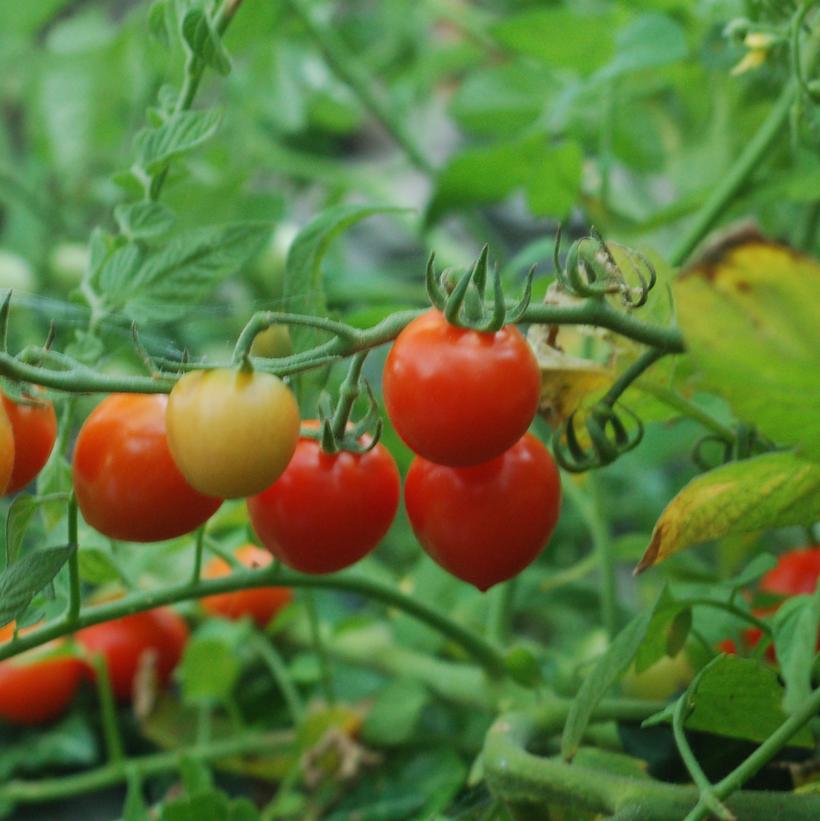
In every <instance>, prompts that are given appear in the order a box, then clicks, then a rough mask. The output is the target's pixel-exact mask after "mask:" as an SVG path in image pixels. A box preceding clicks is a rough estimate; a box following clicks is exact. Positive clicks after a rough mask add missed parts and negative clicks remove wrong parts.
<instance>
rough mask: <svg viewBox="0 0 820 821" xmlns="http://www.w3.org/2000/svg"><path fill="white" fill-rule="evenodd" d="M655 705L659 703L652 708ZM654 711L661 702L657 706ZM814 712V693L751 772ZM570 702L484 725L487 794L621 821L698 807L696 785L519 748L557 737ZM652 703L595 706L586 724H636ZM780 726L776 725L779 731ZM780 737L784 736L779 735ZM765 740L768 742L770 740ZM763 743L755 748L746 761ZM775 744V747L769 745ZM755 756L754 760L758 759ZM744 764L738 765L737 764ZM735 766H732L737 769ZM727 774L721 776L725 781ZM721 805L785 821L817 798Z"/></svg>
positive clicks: (676, 820)
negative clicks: (624, 772)
mask: <svg viewBox="0 0 820 821" xmlns="http://www.w3.org/2000/svg"><path fill="white" fill-rule="evenodd" d="M655 706H656V707H658V706H659V705H655ZM661 706H662V705H661ZM812 706H813V708H814V710H815V712H816V711H817V709H818V707H820V697H818V695H817V694H814V696H813V698H812V699H811V700H810V701H809V702H807V704H806V707H805V708H804V709H803V710H802V711H801V715H800V716H799V717H798V716H795V717H793V718H792V719H789V720H788V721H787V722H786V724H789V725H790V726H789V728H788V730H783V728H782V727H781V729H780V730H778V731H777V732H776V733H775V734H774V735H773V736H772V737H771V739H773V738H775V737H776V736H778V734H781V735H780V737H779V738H778V741H779V746H776V749H773V750H769V751H768V752H769V755H768V757H765V758H762V757H758V759H757V760H756V762H755V763H756V764H757V769H759V767H760V766H762V764H763V763H765V762H766V761H768V760H769V758H771V756H772V755H774V754H775V753H776V752H777V750H779V749H780V748H781V747H782V746H783V745H784V744H785V743H786V741H788V738H789V737H791V735H793V734H794V733H795V732H796V731H797V730H798V729H799V728H800V726H802V724H804V723H805V721H806V720H807V713H808V710H809V708H810V707H812ZM569 709H570V702H569V701H563V700H552V701H549V702H547V703H546V704H545V705H543V706H541V707H539V708H538V709H537V710H534V711H531V712H521V713H511V714H507V715H504V716H501V717H500V718H499V719H498V720H497V721H496V722H495V724H493V726H492V727H491V728H490V731H489V732H488V734H487V738H486V741H485V745H484V752H483V762H484V773H485V776H486V779H487V784H488V786H489V787H490V791H491V792H492V793H493V795H495V796H496V797H497V798H499V799H500V800H502V801H504V802H505V803H515V804H520V805H523V806H529V807H532V808H533V810H534V811H535V810H539V811H543V807H544V806H545V805H546V804H548V803H550V802H554V803H556V804H559V805H561V806H571V807H573V808H574V811H575V812H576V813H578V814H579V815H580V814H583V815H587V814H601V815H605V816H607V817H610V816H616V817H618V818H624V819H626V818H629V819H630V821H680V819H682V818H684V817H685V816H687V813H689V812H690V811H692V808H693V807H695V806H698V802H699V797H700V796H699V792H698V789H697V787H692V786H680V785H677V784H665V783H661V782H657V781H653V780H651V779H650V778H648V777H645V776H643V777H630V776H626V775H619V774H615V773H613V772H609V771H605V770H602V769H598V768H592V767H589V766H585V765H583V764H581V763H580V762H576V763H574V764H567V763H565V762H564V761H563V760H561V759H560V758H558V757H556V758H547V757H544V756H538V755H534V754H533V753H530V752H528V751H527V748H528V746H529V745H531V743H532V742H533V741H535V740H536V738H538V739H543V738H545V737H549V736H551V735H554V734H556V733H558V732H560V730H561V727H562V725H563V723H564V721H565V720H566V717H567V715H568V713H569ZM652 709H653V708H652V706H651V705H650V704H649V703H647V702H634V701H630V700H620V699H616V700H611V701H602V702H601V703H600V704H599V705H598V707H597V708H596V710H595V712H594V714H593V720H594V721H596V722H601V721H641V720H643V719H645V718H648V716H649V714H650V711H651V710H652ZM785 726H786V725H785V724H784V725H783V727H785ZM787 733H788V734H787ZM782 736H786V737H785V738H783V737H782ZM771 739H770V741H771ZM768 743H769V742H766V744H764V745H762V746H761V747H760V748H758V750H757V752H756V753H754V754H753V755H752V756H750V758H749V759H747V762H748V761H749V760H750V759H751V758H753V757H754V756H755V755H757V753H759V752H760V750H762V749H763V748H764V747H766V745H767V744H768ZM772 746H775V745H772ZM761 758H762V760H761ZM747 762H744V765H741V767H744V766H745V765H746V764H747ZM740 769H741V768H740V767H739V768H738V770H740ZM756 771H757V770H756V769H752V768H751V766H749V768H748V770H746V771H745V772H744V773H743V774H741V776H735V773H737V772H738V771H737V770H736V771H735V773H733V774H732V776H735V778H736V781H734V782H733V785H734V786H735V788H737V786H739V785H740V784H741V783H742V781H743V779H744V778H746V779H747V778H748V777H749V776H750V775H751V774H752V773H753V772H756ZM732 776H728V777H727V779H724V781H727V780H728V778H731V777H732ZM723 783H724V782H723V781H722V782H720V784H718V785H716V786H715V794H716V795H717V796H718V797H719V798H726V797H727V796H728V794H729V793H730V792H731V791H732V790H731V789H727V788H723V789H721V787H722V785H723ZM726 806H727V807H728V808H729V809H730V810H731V811H732V812H733V813H734V814H735V815H736V816H737V817H738V818H742V819H743V821H771V820H772V819H773V818H788V819H789V821H814V819H816V818H820V795H795V794H792V793H784V792H776V793H775V792H771V793H770V792H762V791H749V792H739V793H737V794H735V795H733V796H731V798H728V799H727V800H726ZM708 813H709V810H708V809H706V808H704V809H703V812H702V814H699V815H697V816H695V815H690V816H688V817H686V821H701V819H704V818H706V817H707V815H708Z"/></svg>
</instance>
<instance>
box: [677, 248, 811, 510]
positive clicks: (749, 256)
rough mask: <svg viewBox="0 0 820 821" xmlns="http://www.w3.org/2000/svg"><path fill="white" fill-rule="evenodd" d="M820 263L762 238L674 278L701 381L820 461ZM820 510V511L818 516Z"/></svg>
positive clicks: (742, 414)
mask: <svg viewBox="0 0 820 821" xmlns="http://www.w3.org/2000/svg"><path fill="white" fill-rule="evenodd" d="M818 289H820V263H818V262H817V261H815V260H813V259H810V258H808V257H805V256H802V255H801V254H798V253H797V252H795V251H792V250H791V249H789V248H786V247H783V246H778V245H773V244H771V243H767V242H765V241H764V240H762V239H759V240H750V241H747V242H743V243H740V244H734V245H731V246H729V247H728V248H724V249H721V250H719V251H718V252H716V253H715V254H712V255H710V257H709V258H708V260H707V261H705V262H702V263H701V264H699V265H697V266H696V267H694V268H692V269H690V270H689V271H688V272H686V273H685V274H684V275H682V276H681V277H679V278H678V280H677V281H676V282H675V283H674V284H673V290H674V294H675V303H676V306H677V312H678V320H679V322H680V326H681V329H682V330H683V333H684V336H685V338H686V345H687V348H688V350H689V351H690V354H691V356H692V357H693V359H694V360H695V362H696V363H697V365H698V366H699V368H700V370H701V372H702V375H703V383H704V384H703V387H704V388H705V389H707V390H710V391H713V392H714V393H717V394H718V395H720V396H723V397H724V398H725V399H726V400H727V401H728V402H729V403H730V405H731V406H732V409H733V410H734V412H735V413H736V414H737V416H738V417H739V418H741V419H746V420H748V421H749V422H753V423H754V424H755V425H756V426H757V427H758V428H759V429H760V430H761V431H762V432H763V433H764V434H766V435H767V436H768V437H769V438H770V439H772V440H773V441H775V442H777V443H779V444H793V445H796V446H797V448H798V452H799V453H800V454H802V455H804V456H806V457H807V458H810V459H814V460H816V461H820V332H819V331H818V328H820V301H818V299H817V293H818ZM815 518H817V517H815Z"/></svg>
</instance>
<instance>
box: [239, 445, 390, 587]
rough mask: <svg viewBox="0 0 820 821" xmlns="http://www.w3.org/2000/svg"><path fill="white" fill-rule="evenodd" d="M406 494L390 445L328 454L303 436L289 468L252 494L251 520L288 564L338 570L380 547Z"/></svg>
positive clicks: (267, 544) (305, 570)
mask: <svg viewBox="0 0 820 821" xmlns="http://www.w3.org/2000/svg"><path fill="white" fill-rule="evenodd" d="M400 495H401V480H400V478H399V471H398V468H397V467H396V463H395V461H394V459H393V457H392V456H391V454H390V452H389V451H388V450H387V448H385V447H384V446H383V445H382V444H377V445H376V446H375V447H374V448H373V449H372V450H370V451H368V452H367V453H360V454H359V453H350V452H349V451H341V452H339V453H333V454H330V453H325V452H324V451H322V449H321V448H320V446H319V443H318V442H316V441H315V440H313V439H308V438H302V439H300V441H299V444H298V445H297V447H296V452H295V453H294V455H293V458H292V459H291V461H290V464H289V465H288V467H287V469H286V470H285V472H284V473H283V474H282V475H281V476H280V477H279V479H277V481H275V482H274V483H273V484H272V485H271V486H270V487H269V488H267V489H266V490H264V491H262V493H259V494H257V495H256V496H253V497H251V498H250V499H248V513H249V514H250V518H251V524H253V529H254V530H255V531H256V535H257V536H259V539H260V540H261V542H262V544H263V545H265V547H266V548H267V549H268V550H270V552H271V553H273V555H274V556H275V557H276V558H277V559H279V560H280V561H281V562H282V563H283V564H285V565H287V566H288V567H292V568H293V569H294V570H300V571H302V572H303V573H333V572H335V571H337V570H341V569H342V568H344V567H348V566H349V565H351V564H353V563H355V562H357V561H358V560H359V559H361V558H363V557H364V556H366V555H367V554H368V553H370V551H372V550H373V549H374V548H375V547H376V545H378V543H379V542H380V541H381V540H382V538H383V537H384V535H385V533H387V531H388V529H389V528H390V525H391V524H392V522H393V519H394V518H395V516H396V510H397V509H398V505H399V497H400Z"/></svg>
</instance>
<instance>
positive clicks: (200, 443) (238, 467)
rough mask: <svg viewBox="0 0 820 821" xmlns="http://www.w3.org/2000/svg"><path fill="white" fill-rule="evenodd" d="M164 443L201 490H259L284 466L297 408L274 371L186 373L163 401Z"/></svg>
mask: <svg viewBox="0 0 820 821" xmlns="http://www.w3.org/2000/svg"><path fill="white" fill-rule="evenodd" d="M167 420H168V441H169V444H170V446H171V453H173V455H174V460H175V461H176V463H177V465H178V466H179V469H180V470H181V471H182V473H183V474H184V475H185V477H186V478H187V479H188V481H189V482H190V483H191V484H192V485H193V486H194V487H195V488H197V489H198V490H200V491H201V492H202V493H207V494H209V495H211V496H219V497H222V498H225V499H235V498H240V497H243V496H250V495H252V494H254V493H258V492H259V491H260V490H262V489H264V488H266V487H267V486H268V485H269V484H270V483H271V482H273V481H274V480H275V479H276V478H277V477H278V476H279V475H281V473H282V471H283V470H284V469H285V467H286V466H287V464H288V462H289V461H290V458H291V456H292V455H293V451H294V449H295V448H296V442H297V440H298V438H299V408H298V407H297V405H296V400H295V399H294V397H293V394H292V393H291V392H290V390H289V389H288V388H287V387H286V386H285V385H284V383H283V382H282V381H281V380H280V379H278V378H277V377H275V376H272V375H271V374H267V373H260V372H254V373H248V372H245V371H239V370H230V369H217V370H212V371H195V372H193V373H190V374H186V375H185V376H184V377H182V379H180V380H179V382H177V384H176V385H174V388H173V390H172V391H171V395H170V397H169V399H168V412H167Z"/></svg>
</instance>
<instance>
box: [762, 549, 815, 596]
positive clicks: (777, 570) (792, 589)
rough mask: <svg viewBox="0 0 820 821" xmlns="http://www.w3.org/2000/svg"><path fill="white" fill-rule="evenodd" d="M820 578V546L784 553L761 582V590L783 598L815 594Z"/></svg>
mask: <svg viewBox="0 0 820 821" xmlns="http://www.w3.org/2000/svg"><path fill="white" fill-rule="evenodd" d="M818 578H820V546H814V547H805V548H802V549H800V550H791V551H789V552H788V553H784V554H783V555H782V556H780V558H779V559H778V560H777V564H776V565H775V566H774V567H773V568H772V569H771V570H770V571H769V572H768V573H766V575H765V576H763V578H762V579H761V580H760V589H761V590H764V591H765V592H767V593H778V594H780V595H782V596H796V595H798V594H800V593H814V589H815V587H816V586H817V579H818Z"/></svg>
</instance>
